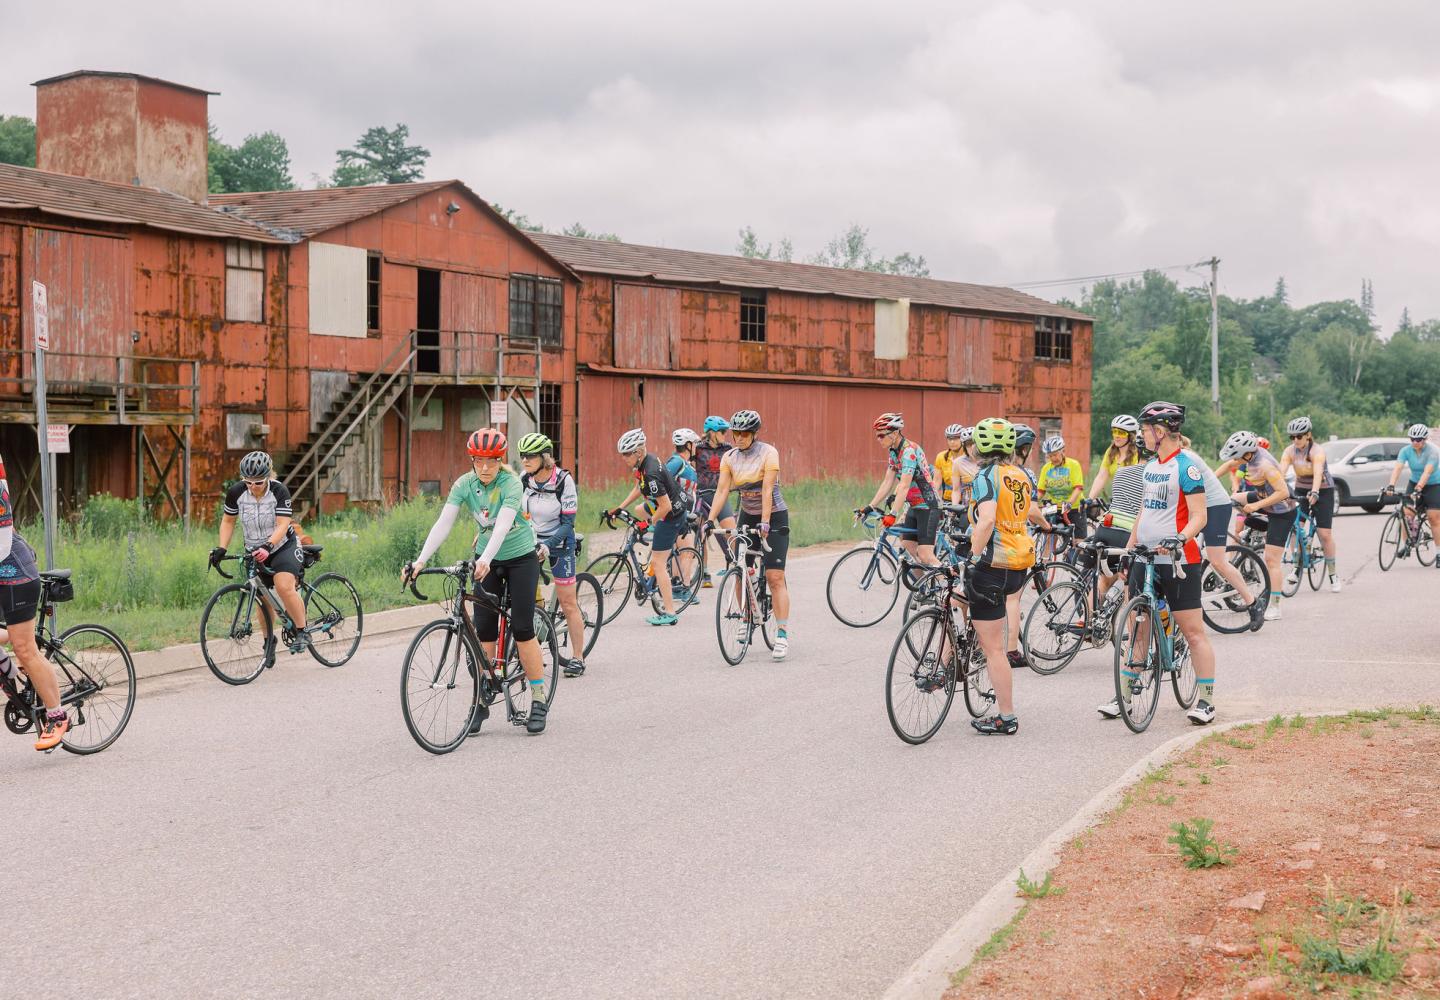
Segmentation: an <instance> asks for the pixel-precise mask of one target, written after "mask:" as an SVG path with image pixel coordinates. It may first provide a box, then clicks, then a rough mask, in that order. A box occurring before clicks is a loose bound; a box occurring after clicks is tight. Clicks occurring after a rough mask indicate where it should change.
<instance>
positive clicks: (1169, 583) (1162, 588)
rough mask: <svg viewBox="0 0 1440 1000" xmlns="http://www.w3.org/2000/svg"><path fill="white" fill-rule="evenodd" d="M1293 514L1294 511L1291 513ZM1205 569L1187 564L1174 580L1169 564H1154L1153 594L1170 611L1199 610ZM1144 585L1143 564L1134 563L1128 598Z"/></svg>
mask: <svg viewBox="0 0 1440 1000" xmlns="http://www.w3.org/2000/svg"><path fill="white" fill-rule="evenodd" d="M1291 513H1292V514H1293V513H1294V511H1291ZM1204 569H1205V565H1204V564H1203V563H1187V564H1186V566H1185V579H1183V580H1177V579H1175V567H1174V566H1171V565H1170V564H1169V563H1156V564H1155V592H1156V593H1157V594H1159V595H1160V596H1161V597H1163V598H1165V603H1166V604H1168V605H1170V610H1171V611H1198V610H1200V577H1201V575H1202V573H1203V571H1204ZM1144 585H1145V564H1144V563H1140V562H1136V563H1133V564H1132V565H1131V566H1130V596H1131V597H1134V596H1135V595H1136V594H1138V593H1140V588H1141V587H1143V586H1144Z"/></svg>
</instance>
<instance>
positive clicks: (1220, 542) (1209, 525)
mask: <svg viewBox="0 0 1440 1000" xmlns="http://www.w3.org/2000/svg"><path fill="white" fill-rule="evenodd" d="M1234 509H1235V507H1234V505H1232V504H1228V503H1217V504H1216V505H1215V506H1214V507H1207V508H1205V531H1204V532H1203V533H1202V534H1201V537H1202V538H1204V539H1205V544H1206V545H1207V546H1208V547H1210V548H1212V549H1213V548H1219V549H1220V551H1222V552H1223V551H1225V544H1226V542H1227V541H1228V539H1229V537H1230V512H1231V511H1232V510H1234Z"/></svg>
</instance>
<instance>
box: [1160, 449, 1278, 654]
mask: <svg viewBox="0 0 1440 1000" xmlns="http://www.w3.org/2000/svg"><path fill="white" fill-rule="evenodd" d="M1180 444H1181V445H1182V446H1183V447H1184V448H1185V454H1186V455H1187V456H1189V458H1190V461H1191V462H1193V463H1194V464H1195V467H1196V468H1198V469H1199V470H1200V474H1201V476H1203V477H1204V480H1205V531H1204V533H1203V535H1202V537H1203V538H1204V539H1205V560H1206V561H1207V562H1208V563H1209V564H1210V565H1211V566H1213V567H1214V568H1215V572H1216V573H1218V574H1220V579H1222V580H1224V581H1225V582H1226V583H1228V584H1229V585H1230V586H1231V587H1233V588H1235V593H1236V595H1237V596H1238V597H1239V598H1240V599H1241V600H1242V601H1244V602H1245V604H1246V605H1247V606H1248V607H1249V608H1250V628H1251V630H1252V631H1257V632H1258V631H1259V630H1260V626H1261V625H1263V624H1264V623H1265V618H1264V614H1265V608H1266V605H1267V600H1266V595H1265V594H1263V593H1262V594H1252V593H1251V592H1250V585H1249V584H1247V583H1246V582H1245V575H1244V574H1243V573H1241V572H1240V568H1239V567H1238V566H1236V565H1235V564H1234V563H1232V562H1231V561H1230V560H1229V558H1228V557H1227V556H1226V554H1225V546H1226V545H1227V544H1228V542H1229V538H1228V537H1227V531H1228V529H1229V526H1230V512H1231V511H1232V510H1234V509H1235V505H1234V503H1232V502H1231V500H1230V493H1229V491H1228V490H1226V489H1225V484H1224V483H1222V482H1221V481H1220V477H1219V476H1217V475H1215V471H1214V470H1213V469H1211V468H1210V464H1209V463H1208V462H1206V461H1205V459H1203V458H1201V457H1200V453H1199V452H1197V451H1195V449H1194V448H1192V447H1191V442H1190V439H1189V438H1188V437H1186V436H1185V435H1184V434H1181V435H1180ZM1241 517H1242V518H1243V517H1244V515H1241ZM1225 597H1226V595H1225V594H1223V593H1221V594H1207V595H1206V596H1205V600H1206V601H1207V602H1211V601H1214V602H1217V603H1218V604H1219V605H1220V606H1224V602H1225ZM1211 606H1212V607H1214V606H1216V605H1213V604H1212V605H1211Z"/></svg>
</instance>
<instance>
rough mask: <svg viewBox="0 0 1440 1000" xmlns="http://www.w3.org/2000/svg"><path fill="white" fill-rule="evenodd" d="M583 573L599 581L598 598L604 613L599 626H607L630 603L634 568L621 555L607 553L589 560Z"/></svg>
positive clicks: (633, 588) (633, 587) (633, 584)
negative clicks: (602, 604) (602, 602)
mask: <svg viewBox="0 0 1440 1000" xmlns="http://www.w3.org/2000/svg"><path fill="white" fill-rule="evenodd" d="M585 572H587V573H589V574H590V575H591V576H593V577H594V578H595V579H596V580H598V581H600V596H601V598H602V599H603V600H604V607H603V609H602V610H603V611H604V612H605V616H604V617H603V618H601V619H600V624H601V625H609V624H610V623H611V622H613V621H614V620H615V619H616V618H617V617H619V615H620V612H622V611H624V610H625V605H626V604H628V603H629V602H630V595H631V593H633V592H634V590H635V567H633V566H631V565H630V560H629V559H628V558H626V557H625V556H624V555H623V554H622V553H619V552H607V553H605V554H604V555H603V556H597V557H596V558H594V559H592V560H590V565H589V566H586V567H585Z"/></svg>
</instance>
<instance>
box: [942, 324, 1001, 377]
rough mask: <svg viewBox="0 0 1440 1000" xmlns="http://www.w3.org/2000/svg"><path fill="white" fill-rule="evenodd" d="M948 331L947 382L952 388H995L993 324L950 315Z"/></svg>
mask: <svg viewBox="0 0 1440 1000" xmlns="http://www.w3.org/2000/svg"><path fill="white" fill-rule="evenodd" d="M947 327H948V328H947V330H946V339H947V349H946V355H947V358H946V361H947V369H946V379H945V380H946V381H947V382H949V383H950V384H951V385H993V384H994V382H995V322H994V320H991V319H986V318H984V317H980V316H961V315H959V314H958V313H951V314H950V318H949V321H948V324H947Z"/></svg>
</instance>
